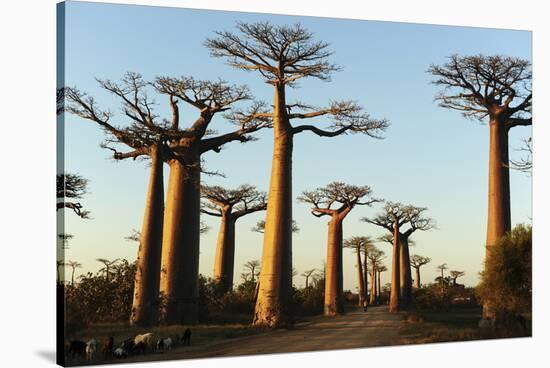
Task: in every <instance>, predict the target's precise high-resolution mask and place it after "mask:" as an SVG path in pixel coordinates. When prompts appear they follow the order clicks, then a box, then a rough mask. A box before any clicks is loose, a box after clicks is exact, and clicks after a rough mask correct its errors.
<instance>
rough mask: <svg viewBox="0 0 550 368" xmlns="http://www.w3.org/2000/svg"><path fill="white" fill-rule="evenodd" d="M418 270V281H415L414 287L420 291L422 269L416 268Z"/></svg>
mask: <svg viewBox="0 0 550 368" xmlns="http://www.w3.org/2000/svg"><path fill="white" fill-rule="evenodd" d="M415 270H416V280H415V281H414V287H415V288H417V289H420V285H421V284H420V267H415Z"/></svg>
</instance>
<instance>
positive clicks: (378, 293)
mask: <svg viewBox="0 0 550 368" xmlns="http://www.w3.org/2000/svg"><path fill="white" fill-rule="evenodd" d="M387 270H388V268H387V267H386V266H384V265H383V264H381V263H380V264H379V265H378V267H377V268H376V272H377V273H378V280H377V281H376V284H377V286H378V287H377V290H376V300H377V301H378V303H382V300H381V295H382V294H381V285H382V284H381V280H380V274H381V273H382V272H386V271H387Z"/></svg>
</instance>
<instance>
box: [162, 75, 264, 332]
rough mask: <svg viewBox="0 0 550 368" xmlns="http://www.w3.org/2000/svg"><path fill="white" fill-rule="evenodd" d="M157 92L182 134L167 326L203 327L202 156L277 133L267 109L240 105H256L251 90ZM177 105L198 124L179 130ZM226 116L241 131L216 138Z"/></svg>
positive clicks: (166, 80) (216, 87) (170, 81)
mask: <svg viewBox="0 0 550 368" xmlns="http://www.w3.org/2000/svg"><path fill="white" fill-rule="evenodd" d="M153 85H154V87H155V89H156V90H157V91H158V92H159V93H161V94H164V95H166V96H168V98H169V101H170V105H171V106H172V111H173V118H172V120H173V121H175V122H177V123H174V124H173V125H172V129H173V130H177V132H178V134H177V135H176V136H174V137H173V138H171V139H169V146H170V150H171V151H170V152H173V154H174V155H173V157H171V158H169V159H168V160H167V163H168V165H169V167H170V177H169V180H168V190H167V194H166V203H167V205H166V214H165V218H164V233H163V241H162V266H161V267H162V268H161V271H162V272H161V282H160V289H161V292H162V293H163V295H165V297H166V308H165V310H164V315H163V316H162V317H163V320H164V321H165V322H166V323H197V322H198V275H199V237H200V221H199V217H200V216H199V215H200V202H201V201H200V178H201V172H204V171H205V170H204V169H203V166H202V155H203V154H205V153H207V152H220V151H221V148H222V146H224V145H226V144H227V143H230V142H235V141H236V142H242V143H244V142H249V141H251V140H253V137H252V135H251V133H254V132H256V131H258V130H260V129H263V128H268V127H271V117H270V116H269V114H267V113H266V111H265V109H264V104H263V103H260V102H253V103H252V104H251V105H250V106H249V107H248V109H246V110H242V109H237V108H235V104H236V103H238V102H241V101H245V100H250V99H251V96H250V94H249V92H248V88H246V87H245V86H233V85H229V84H227V83H226V82H225V81H222V80H220V81H215V82H212V81H199V80H195V79H193V78H189V77H181V78H171V77H158V78H157V79H156V80H155V82H154V83H153ZM177 101H183V102H185V103H187V104H188V105H190V106H192V107H194V108H196V109H197V110H198V111H199V116H198V118H197V119H196V120H195V121H194V122H193V123H192V124H191V125H190V126H189V127H186V128H183V129H182V128H181V127H180V125H179V110H178V108H177ZM224 112H225V115H224V117H225V120H227V121H229V122H232V123H234V124H235V125H237V127H238V128H237V129H236V130H233V131H231V132H229V133H225V134H220V135H217V136H211V134H212V130H211V123H212V119H213V118H214V116H216V115H217V114H219V113H224Z"/></svg>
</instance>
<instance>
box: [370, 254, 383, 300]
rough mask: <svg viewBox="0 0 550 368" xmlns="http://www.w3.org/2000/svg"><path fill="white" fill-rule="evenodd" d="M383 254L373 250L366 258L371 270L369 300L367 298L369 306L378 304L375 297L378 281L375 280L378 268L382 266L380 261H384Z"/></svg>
mask: <svg viewBox="0 0 550 368" xmlns="http://www.w3.org/2000/svg"><path fill="white" fill-rule="evenodd" d="M384 257H385V253H384V252H383V251H382V250H380V249H378V248H373V249H372V250H371V251H370V252H369V254H368V258H369V261H370V268H371V280H372V281H371V287H370V292H369V294H370V298H369V304H378V302H379V299H378V297H377V291H378V279H377V277H376V276H377V272H378V268H379V267H380V266H381V265H382V259H384Z"/></svg>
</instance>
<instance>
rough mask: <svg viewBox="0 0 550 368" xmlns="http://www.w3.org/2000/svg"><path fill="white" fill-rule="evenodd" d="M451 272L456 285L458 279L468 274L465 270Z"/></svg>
mask: <svg viewBox="0 0 550 368" xmlns="http://www.w3.org/2000/svg"><path fill="white" fill-rule="evenodd" d="M450 273H451V279H452V280H453V286H456V279H458V278H459V277H462V276H464V275H465V274H466V273H465V272H464V271H451V272H450Z"/></svg>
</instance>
